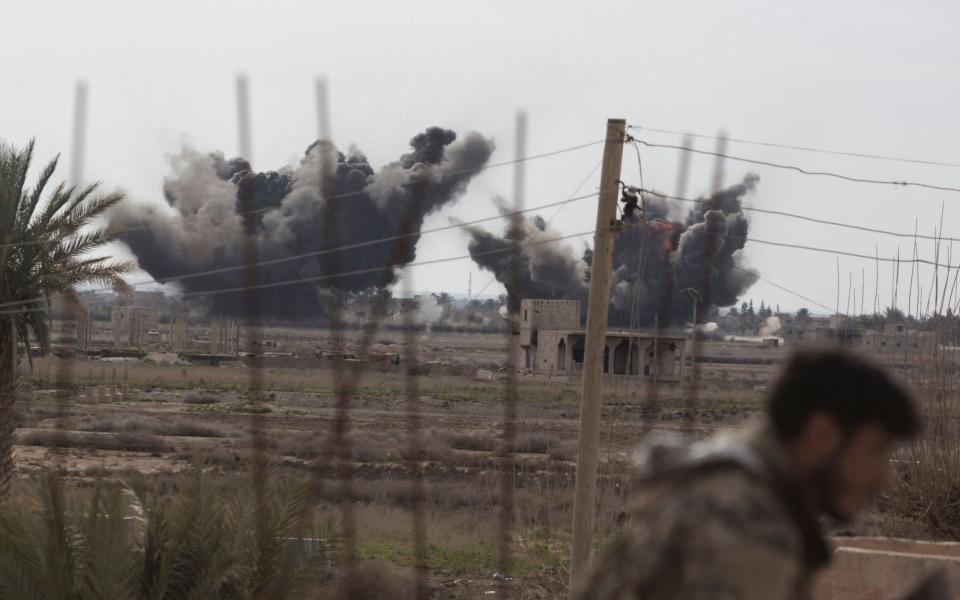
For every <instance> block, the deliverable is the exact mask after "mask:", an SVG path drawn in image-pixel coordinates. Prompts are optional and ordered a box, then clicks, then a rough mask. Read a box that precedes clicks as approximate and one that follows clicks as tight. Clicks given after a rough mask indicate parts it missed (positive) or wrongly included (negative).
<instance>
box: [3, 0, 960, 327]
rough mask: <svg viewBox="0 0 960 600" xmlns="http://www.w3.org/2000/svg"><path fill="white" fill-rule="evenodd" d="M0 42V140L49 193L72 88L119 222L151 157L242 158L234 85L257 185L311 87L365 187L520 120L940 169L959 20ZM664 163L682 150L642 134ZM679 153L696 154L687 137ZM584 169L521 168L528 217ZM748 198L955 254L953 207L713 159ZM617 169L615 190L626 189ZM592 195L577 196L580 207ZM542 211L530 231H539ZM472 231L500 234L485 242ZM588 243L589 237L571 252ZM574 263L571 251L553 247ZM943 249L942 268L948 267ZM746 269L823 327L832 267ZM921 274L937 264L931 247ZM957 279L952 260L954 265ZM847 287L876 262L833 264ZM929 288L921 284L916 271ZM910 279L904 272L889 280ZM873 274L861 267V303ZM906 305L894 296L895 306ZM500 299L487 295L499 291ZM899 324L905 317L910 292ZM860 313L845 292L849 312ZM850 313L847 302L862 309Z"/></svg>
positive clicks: (276, 9)
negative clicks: (385, 173)
mask: <svg viewBox="0 0 960 600" xmlns="http://www.w3.org/2000/svg"><path fill="white" fill-rule="evenodd" d="M4 5H5V8H4V18H3V20H2V21H0V40H2V41H0V44H2V46H3V61H2V63H0V74H2V78H0V81H2V82H3V92H2V93H0V138H2V139H4V140H6V141H7V142H10V143H13V144H16V145H22V144H24V143H25V142H27V141H28V140H29V139H30V138H33V137H35V138H36V140H37V156H38V157H39V158H42V159H46V158H48V157H52V156H53V155H54V154H56V153H60V152H62V153H63V155H64V162H63V163H62V165H63V166H62V168H61V171H60V175H61V176H62V177H63V178H66V177H67V175H68V167H69V161H70V157H69V150H70V145H71V128H72V124H71V120H72V105H73V90H74V84H75V82H76V80H77V79H78V78H83V79H85V80H86V81H87V82H88V83H89V87H90V94H89V122H88V137H87V153H86V169H85V176H86V179H88V180H100V181H102V182H103V183H104V185H105V186H106V187H107V188H120V189H123V190H125V191H127V192H128V193H129V195H130V196H131V197H132V198H133V199H134V201H136V202H144V203H147V202H161V201H162V195H161V188H162V184H163V178H164V176H165V175H166V174H168V173H169V163H168V161H167V158H168V156H169V155H171V154H174V153H176V152H177V151H178V150H179V148H180V146H181V144H183V143H189V144H191V145H193V146H194V147H196V148H197V149H200V150H204V151H209V150H223V151H224V152H225V153H226V154H228V155H234V154H236V153H237V151H238V136H237V125H236V124H237V115H236V108H235V107H236V105H235V98H234V93H235V87H234V78H235V77H236V75H237V73H239V72H243V73H246V74H247V75H248V76H249V80H250V91H251V108H252V124H253V131H252V141H253V153H252V154H253V156H252V160H253V163H254V166H255V168H257V169H258V170H267V169H275V168H279V167H282V166H284V165H285V164H289V163H291V162H294V161H296V160H298V159H299V157H300V156H301V155H302V152H303V150H304V148H305V147H306V146H307V145H308V144H309V143H310V142H311V141H312V140H313V139H314V138H315V137H316V130H317V124H316V115H315V108H314V95H313V81H314V79H315V77H317V76H323V77H325V78H326V79H327V80H328V82H329V89H330V115H331V123H332V133H333V137H334V139H335V141H336V142H337V144H338V145H340V146H342V147H346V146H348V145H350V144H355V145H356V146H358V147H359V148H361V149H362V150H363V151H364V152H365V153H366V154H367V155H368V157H369V158H370V160H371V162H372V163H373V164H374V165H375V166H379V165H381V164H383V163H385V162H388V161H390V160H394V159H396V158H397V157H398V156H399V154H401V153H403V152H404V151H406V149H407V141H408V140H409V138H410V137H411V136H412V135H414V134H416V133H418V132H420V131H422V130H423V129H424V128H425V127H427V126H430V125H441V126H444V127H448V128H451V129H454V130H457V131H459V132H462V131H466V130H470V129H472V130H476V131H479V132H481V133H483V134H484V135H487V136H489V137H492V138H494V139H495V140H496V143H497V151H496V153H495V155H494V157H493V159H492V160H493V162H499V161H503V160H509V159H511V158H513V146H514V139H513V135H514V133H513V132H514V118H515V114H516V111H517V110H518V109H523V110H526V111H527V113H528V114H529V138H528V142H527V147H528V153H530V154H535V153H540V152H547V151H551V150H555V149H558V148H563V147H568V146H572V145H577V144H581V143H584V142H589V141H593V140H597V139H599V138H601V137H602V136H603V133H604V127H605V121H606V119H607V118H608V117H623V118H625V119H627V120H628V122H629V123H631V124H634V125H638V126H647V127H654V128H665V129H673V130H689V131H693V132H698V133H705V134H714V133H716V132H717V131H718V130H719V129H721V128H723V129H725V130H726V131H727V132H728V133H729V135H730V136H732V137H736V138H745V139H755V140H762V141H770V142H780V143H788V144H797V145H807V146H816V147H821V148H827V149H838V150H845V151H854V152H868V153H876V154H884V155H893V156H903V157H909V158H919V159H929V160H937V161H947V162H960V144H958V142H957V140H958V139H960V119H958V118H957V106H958V101H960V41H958V40H960V38H958V36H957V35H956V27H957V23H958V22H960V4H958V3H956V2H950V1H933V0H929V1H927V2H924V3H906V2H886V1H878V0H872V1H869V2H867V1H863V2H859V1H845V2H836V1H829V2H828V1H803V2H799V1H798V2H789V3H788V2H770V1H756V2H748V1H736V0H728V1H725V2H712V1H703V2H680V1H676V2H636V1H633V2H592V3H587V2H561V1H552V2H517V1H516V0H514V1H512V2H501V1H486V2H474V3H470V4H468V3H465V2H450V1H447V2H417V1H406V2H349V3H348V2H336V3H333V2H282V1H273V2H270V3H267V2H252V1H240V0H237V1H233V2H201V1H196V0H193V1H190V2H184V1H174V0H167V1H164V2H155V3H142V2H130V1H129V0H128V1H101V2H72V1H71V2H35V1H20V0H5V2H4ZM642 136H643V137H645V138H647V139H649V140H651V141H656V142H664V143H671V144H675V143H678V142H679V138H678V136H675V135H666V134H659V133H653V132H646V133H643V134H642ZM697 147H698V148H702V149H707V150H712V149H713V142H711V141H708V140H701V141H698V142H697ZM728 151H729V152H730V153H731V154H735V155H739V156H745V157H751V158H757V159H764V160H769V161H775V162H786V163H790V164H795V165H799V166H802V167H804V168H807V169H811V170H831V171H838V172H842V173H847V174H850V175H854V176H858V177H867V178H880V179H895V180H919V181H924V182H929V183H934V184H941V185H952V186H960V169H958V168H950V167H935V166H921V165H916V164H906V163H898V162H885V161H878V160H866V159H857V158H845V157H839V156H831V155H824V154H811V153H802V152H797V151H787V150H777V149H773V148H765V147H757V146H748V145H741V144H731V145H730V146H729V147H728ZM600 156H601V148H600V147H599V146H595V147H591V148H588V149H585V150H580V151H577V152H572V153H568V154H563V155H560V156H557V157H552V158H547V159H542V160H537V161H533V162H530V163H528V164H527V179H526V181H527V186H526V203H527V205H528V206H534V205H537V204H545V203H549V202H555V201H557V200H561V199H564V198H566V197H568V196H570V195H571V194H572V193H573V191H574V189H575V188H576V186H577V185H578V184H579V183H580V182H581V180H583V179H584V177H586V176H587V174H588V173H589V172H590V171H591V170H592V169H593V168H594V167H595V165H596V164H597V163H598V161H599V160H600ZM677 159H678V156H677V154H676V153H675V152H673V151H671V150H665V149H647V150H644V152H643V162H644V176H645V180H646V183H647V185H648V187H656V188H658V189H660V190H663V191H665V192H670V193H672V192H674V191H675V186H676V179H677ZM693 167H694V168H693V172H692V177H691V180H690V183H689V186H688V194H699V193H703V192H705V191H707V189H708V187H709V183H710V173H711V168H712V159H710V157H706V156H695V157H694V159H693ZM749 170H752V171H754V172H756V173H758V174H759V175H760V177H761V180H760V184H759V186H758V188H757V191H756V193H755V194H754V195H752V196H751V197H750V198H749V201H748V202H749V204H750V205H752V206H756V207H760V208H768V209H774V210H786V211H792V212H801V213H804V214H807V215H810V216H812V217H817V218H824V219H831V220H835V221H842V222H850V223H858V224H861V225H865V226H869V227H875V228H881V229H890V230H896V231H903V232H912V231H913V228H914V223H916V224H917V226H918V227H919V230H920V231H921V232H922V233H928V234H932V233H933V231H934V228H935V227H939V221H940V212H941V209H942V210H943V213H944V221H943V222H944V230H945V233H946V234H947V235H953V236H957V237H960V224H958V223H957V217H958V216H960V194H958V193H954V192H940V191H931V190H921V189H915V188H893V187H883V186H875V185H865V184H855V183H848V182H843V181H839V180H835V179H827V178H821V177H810V176H802V175H799V174H796V173H790V172H786V171H778V170H774V169H769V168H765V167H757V166H754V167H750V166H748V165H743V164H738V163H734V162H729V161H728V162H727V164H726V181H727V182H733V181H735V180H737V179H739V178H740V177H742V175H743V174H744V173H746V172H747V171H749ZM636 175H637V166H636V156H635V154H634V153H633V151H632V150H631V149H629V148H628V149H626V151H625V153H624V165H623V178H624V179H625V180H628V181H636V179H637V178H636ZM598 182H599V175H598V174H597V175H594V176H593V177H592V178H590V179H589V180H588V181H587V182H586V183H585V184H584V186H583V188H582V190H581V192H583V191H592V190H596V188H597V186H598ZM511 189H512V170H511V168H509V167H505V168H496V169H491V170H489V171H487V172H485V173H484V174H482V175H481V176H479V177H477V178H476V179H475V180H474V181H473V182H472V184H471V186H470V189H469V191H468V193H467V194H466V195H465V196H464V197H463V198H461V199H460V201H459V202H458V203H457V204H455V205H453V206H452V207H451V208H449V209H447V210H446V211H445V212H444V213H443V214H437V215H434V216H433V217H431V218H430V220H428V222H427V224H426V227H435V226H439V225H445V224H446V223H447V222H448V218H449V217H451V216H453V217H458V218H460V219H465V220H466V219H476V218H481V217H484V216H488V215H491V214H495V208H494V206H493V204H492V203H491V198H492V197H493V196H495V195H502V196H509V194H510V193H511ZM552 212H553V209H550V210H548V211H546V214H545V216H547V217H549V216H550V215H551V214H552ZM594 219H595V213H594V205H592V204H590V203H589V202H579V203H572V204H570V205H568V206H567V207H566V208H565V209H564V210H563V211H562V212H560V214H559V215H558V216H557V217H556V219H555V220H554V222H553V224H554V226H556V227H557V228H558V229H560V230H561V231H563V232H564V233H575V232H577V231H582V230H584V229H588V228H590V227H592V225H593V221H594ZM491 228H492V229H494V230H496V231H498V232H499V231H500V226H499V225H498V224H493V225H492V226H491ZM750 235H751V236H755V237H757V238H759V239H765V240H776V241H782V242H788V243H796V244H805V245H814V246H823V247H827V248H832V249H839V250H845V251H851V252H858V253H863V254H871V255H872V254H873V253H874V251H875V247H876V248H877V250H878V251H879V254H880V255H881V256H886V257H889V256H892V255H895V254H896V252H897V248H898V245H899V247H900V249H901V253H902V254H905V255H906V254H909V253H910V252H912V241H911V240H903V239H897V238H893V237H889V236H884V235H878V234H872V233H860V232H851V231H849V230H845V229H838V228H836V227H830V226H825V225H817V224H813V223H808V222H802V221H796V220H792V219H786V218H783V217H778V216H772V215H759V214H753V215H752V216H751V232H750ZM584 239H586V238H584ZM466 243H467V239H466V236H465V235H464V234H463V233H461V232H458V231H450V232H444V233H440V234H433V235H427V236H424V237H423V238H422V240H421V242H420V245H419V247H418V258H419V259H432V258H440V257H444V256H455V255H461V254H464V253H465V251H466ZM571 243H572V244H575V245H577V247H578V251H579V250H580V249H581V248H582V245H583V243H584V242H583V241H581V240H573V241H572V242H571ZM958 251H960V247H958ZM745 254H746V257H745V258H746V263H747V264H748V265H750V266H752V267H754V268H756V269H758V270H759V271H760V273H761V275H762V276H763V277H764V278H765V279H768V280H769V281H772V282H775V283H778V284H780V285H782V286H785V287H788V288H790V289H792V290H795V291H797V292H799V293H801V294H803V295H805V296H807V297H809V298H811V299H813V300H816V301H818V302H820V303H822V304H824V305H826V306H829V307H833V306H834V304H835V302H836V296H837V270H836V269H837V267H836V258H835V257H834V256H833V255H827V254H817V253H812V252H807V251H802V250H795V249H783V248H772V247H767V246H762V245H759V244H753V243H748V244H747V247H746V250H745ZM920 254H921V255H922V256H924V257H928V258H933V248H932V243H929V242H928V243H923V244H921V247H920ZM954 262H960V256H958V257H957V259H956V260H955V261H954ZM840 269H841V279H842V284H841V310H843V309H845V307H846V302H847V287H848V284H847V282H848V276H849V274H851V273H852V274H853V279H854V281H855V283H856V286H857V287H859V286H860V282H861V277H862V274H863V272H864V270H865V271H866V279H867V298H868V302H867V306H868V307H869V306H871V305H872V303H873V301H872V299H873V296H874V284H875V280H876V278H875V276H874V270H875V265H874V263H873V261H863V260H859V259H855V258H841V260H840ZM470 272H472V273H473V289H474V292H476V291H477V290H478V289H480V288H481V287H482V286H483V285H484V284H485V283H487V282H488V280H489V279H490V275H489V274H487V273H483V272H480V271H478V270H476V269H475V268H474V266H473V265H472V264H471V263H470V262H469V261H461V262H452V263H446V264H442V265H433V266H429V267H423V268H419V269H416V270H414V276H415V283H414V286H415V287H416V288H417V289H433V290H437V291H447V292H452V293H463V292H466V290H467V280H468V274H469V273H470ZM921 272H922V273H923V275H924V277H925V278H929V276H930V274H931V273H932V269H930V268H923V269H922V271H921ZM908 275H909V269H908V268H906V267H904V268H903V270H902V271H901V277H902V278H905V277H907V276H908ZM891 278H892V273H891V269H890V267H889V266H888V265H886V266H885V265H881V272H880V283H879V293H880V304H881V306H885V305H887V304H889V302H890V290H891ZM903 287H904V288H905V287H906V286H905V285H903ZM499 290H500V288H499V286H497V284H494V285H492V286H490V287H489V288H488V289H487V292H488V293H495V292H497V291H499ZM903 293H904V297H903V299H902V300H901V301H900V304H901V305H903V304H905V300H906V296H905V294H906V291H905V289H904V291H903ZM747 297H748V298H753V299H754V300H755V301H756V302H757V303H759V301H760V300H761V299H763V300H765V301H766V302H767V303H768V304H772V305H777V304H779V305H780V306H781V308H783V309H784V310H786V309H796V308H798V307H800V306H808V307H810V308H812V309H813V310H814V312H826V310H825V309H822V308H819V307H816V306H813V305H811V304H810V303H809V302H806V301H804V300H800V299H798V298H796V297H795V296H792V295H791V294H789V293H787V292H785V291H782V290H780V289H777V288H776V287H773V286H771V285H770V284H769V283H766V282H760V283H758V284H756V285H755V286H754V287H753V288H752V289H751V290H750V291H749V292H748V294H747ZM858 297H859V292H858ZM858 303H859V301H858Z"/></svg>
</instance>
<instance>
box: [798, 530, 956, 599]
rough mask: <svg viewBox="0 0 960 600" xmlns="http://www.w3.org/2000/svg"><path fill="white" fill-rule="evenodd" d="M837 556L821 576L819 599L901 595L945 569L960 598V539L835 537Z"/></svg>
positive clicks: (816, 596)
mask: <svg viewBox="0 0 960 600" xmlns="http://www.w3.org/2000/svg"><path fill="white" fill-rule="evenodd" d="M833 544H834V546H835V548H836V549H835V551H834V556H833V562H832V563H831V564H830V567H829V568H828V569H827V571H825V572H824V573H823V574H822V575H821V576H820V577H819V578H818V580H817V585H816V589H815V592H814V599H815V600H855V599H864V600H865V599H868V598H869V599H873V598H878V599H887V598H902V597H904V596H905V595H906V594H907V593H908V592H909V591H911V590H912V589H914V588H915V587H916V586H917V584H918V583H919V582H920V581H921V580H922V579H923V578H924V577H925V576H926V575H928V574H929V573H932V572H934V571H937V570H942V571H943V572H944V574H945V575H946V580H947V584H948V586H949V590H950V593H949V594H948V595H947V596H944V597H945V598H960V543H956V542H921V541H916V540H903V539H896V538H866V537H861V538H856V537H854V538H834V539H833Z"/></svg>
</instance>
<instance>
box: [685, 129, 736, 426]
mask: <svg viewBox="0 0 960 600" xmlns="http://www.w3.org/2000/svg"><path fill="white" fill-rule="evenodd" d="M726 150H727V134H726V133H725V132H720V135H719V136H718V137H717V148H716V155H717V157H716V161H715V162H714V166H713V182H712V184H711V188H712V189H711V194H710V200H709V202H710V206H709V209H708V211H707V212H706V213H705V214H704V226H705V227H704V246H703V268H702V271H701V283H700V287H699V289H698V290H697V292H696V300H695V303H694V305H695V307H696V308H695V314H694V320H693V321H694V322H693V348H692V351H691V353H690V354H691V363H692V364H691V369H690V385H689V386H688V388H687V394H686V414H687V418H688V419H689V421H690V425H691V426H694V425H696V422H697V418H698V416H697V413H696V411H697V408H698V407H697V404H698V397H699V394H700V377H701V370H702V365H701V362H700V361H701V353H702V351H703V339H702V336H700V335H698V331H697V329H698V325H699V324H700V322H701V321H703V322H706V319H707V318H708V317H709V314H710V307H711V306H713V271H714V266H715V261H716V257H717V252H718V251H719V250H720V247H719V245H720V244H722V243H723V240H722V239H721V238H720V236H719V235H718V231H717V226H713V225H712V224H711V222H710V221H711V218H710V216H711V213H712V212H713V211H716V210H718V209H719V206H718V204H717V194H718V193H719V192H720V190H721V189H722V188H723V179H724V154H726ZM717 216H718V217H719V218H722V215H717Z"/></svg>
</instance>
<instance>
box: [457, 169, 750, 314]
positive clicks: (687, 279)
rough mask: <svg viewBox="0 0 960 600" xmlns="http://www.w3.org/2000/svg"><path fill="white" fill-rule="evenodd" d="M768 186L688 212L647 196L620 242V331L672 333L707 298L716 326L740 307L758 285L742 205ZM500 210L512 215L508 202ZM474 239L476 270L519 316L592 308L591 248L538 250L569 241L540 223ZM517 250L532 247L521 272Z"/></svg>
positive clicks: (742, 186) (525, 222) (615, 301)
mask: <svg viewBox="0 0 960 600" xmlns="http://www.w3.org/2000/svg"><path fill="white" fill-rule="evenodd" d="M758 181H759V178H758V177H757V176H756V175H748V176H747V177H745V178H744V180H743V181H742V182H741V183H738V184H736V185H733V186H730V187H728V188H726V189H723V190H720V191H719V192H717V193H715V194H713V195H712V196H709V197H704V198H700V199H698V200H697V201H696V203H695V204H693V206H692V207H691V208H689V210H686V211H685V208H687V206H686V205H685V204H681V203H679V202H676V201H671V200H667V199H665V198H663V197H661V196H657V195H655V194H644V196H643V211H642V212H641V213H637V214H634V215H632V216H631V217H630V218H628V219H627V222H625V223H624V224H623V226H622V227H620V228H619V229H618V231H617V233H616V234H615V235H616V239H615V241H614V250H613V269H614V272H613V280H612V282H611V289H610V320H609V322H610V324H611V325H613V326H622V327H642V326H650V325H652V324H653V323H654V322H655V320H657V319H658V318H659V319H660V320H661V323H662V324H665V325H669V324H682V323H685V322H688V321H690V320H691V318H692V316H693V310H694V298H696V297H697V295H698V294H699V297H700V298H705V299H707V305H706V306H703V305H701V306H700V308H699V310H700V314H699V315H698V318H697V320H698V321H699V322H704V321H705V320H707V317H708V315H709V311H710V309H712V308H715V307H720V306H730V305H733V304H735V303H736V302H737V299H738V298H739V297H740V296H741V295H742V294H743V293H744V292H746V291H747V289H749V288H750V286H752V285H753V284H754V283H755V282H756V281H757V278H758V275H757V273H756V272H755V271H753V270H751V269H747V268H744V267H743V266H742V265H741V260H742V256H741V253H740V250H742V249H743V247H744V244H745V239H744V238H745V237H746V235H747V230H748V222H747V219H746V217H745V216H744V214H743V211H742V210H741V201H742V200H743V197H744V196H745V195H746V194H748V193H749V192H752V191H753V190H754V188H755V187H756V184H757V182H758ZM498 206H499V207H500V210H501V211H502V212H507V209H506V208H505V207H504V206H503V204H502V202H498ZM468 231H469V233H470V238H471V239H470V246H469V247H470V254H471V255H472V256H473V260H474V262H476V263H477V265H478V266H479V267H480V268H482V269H485V270H488V271H491V272H492V273H493V274H494V275H495V276H496V278H497V281H499V282H500V283H502V284H503V285H504V287H506V288H507V298H508V306H509V308H510V309H511V310H517V309H518V308H519V305H520V299H522V298H550V299H576V300H580V301H581V302H582V306H583V307H584V308H585V306H586V299H587V293H588V290H589V280H590V267H591V263H592V258H593V252H592V250H591V249H590V248H587V249H586V250H585V251H584V252H583V255H582V256H580V257H578V256H577V255H576V253H575V251H574V249H573V247H572V246H571V245H570V244H569V243H566V242H553V243H538V242H542V241H545V240H551V239H554V238H557V237H560V236H561V234H560V233H559V232H557V231H555V230H552V229H550V227H548V226H547V223H546V222H545V221H544V220H543V219H542V218H541V217H539V216H536V217H532V218H522V217H521V218H515V219H512V220H511V221H510V222H509V224H508V225H507V228H506V231H505V233H504V235H503V236H497V235H493V234H491V233H489V232H487V231H485V230H482V229H480V228H476V227H472V228H468ZM515 242H516V243H519V244H520V245H522V246H524V247H523V248H522V249H521V251H520V255H519V258H518V259H517V262H516V263H515V262H514V253H513V252H512V251H510V248H511V246H512V245H513V244H514V243H515ZM497 250H500V251H499V252H497ZM691 289H692V290H694V291H695V292H696V294H694V293H693V292H689V291H687V290H691ZM705 309H706V310H705Z"/></svg>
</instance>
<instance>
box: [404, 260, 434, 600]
mask: <svg viewBox="0 0 960 600" xmlns="http://www.w3.org/2000/svg"><path fill="white" fill-rule="evenodd" d="M403 289H404V296H405V297H407V298H411V297H413V273H412V269H407V271H406V273H405V275H404V278H403ZM416 325H417V323H416V319H415V315H414V312H413V311H412V310H407V311H405V312H404V319H403V327H404V332H403V341H404V345H403V347H404V354H405V356H404V357H403V363H404V364H405V365H406V368H405V369H404V383H405V392H406V410H407V443H408V452H407V473H408V475H409V477H410V492H411V494H410V495H411V520H412V527H413V566H414V569H415V577H416V581H415V586H416V587H415V598H416V599H417V600H426V599H427V598H429V596H430V589H429V583H428V581H427V523H426V517H425V515H424V502H425V497H426V494H425V491H424V481H423V468H422V466H421V461H422V460H423V458H424V457H423V439H422V437H421V431H420V429H421V422H420V381H419V366H418V362H419V353H418V352H417V331H416Z"/></svg>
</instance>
